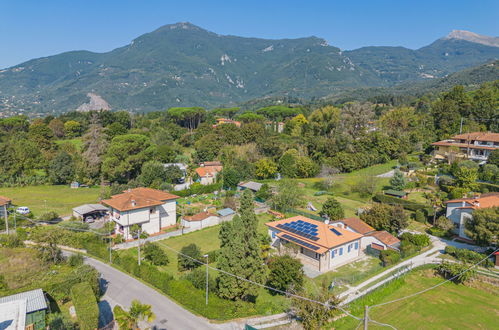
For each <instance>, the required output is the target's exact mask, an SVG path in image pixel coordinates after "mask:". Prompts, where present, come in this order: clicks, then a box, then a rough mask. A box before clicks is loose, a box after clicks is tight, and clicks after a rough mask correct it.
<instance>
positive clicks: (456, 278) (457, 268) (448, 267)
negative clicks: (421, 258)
mask: <svg viewBox="0 0 499 330" xmlns="http://www.w3.org/2000/svg"><path fill="white" fill-rule="evenodd" d="M468 268H469V265H467V264H464V263H457V262H442V263H441V264H440V265H438V266H437V268H436V269H437V271H438V272H439V273H440V274H441V275H442V276H443V277H445V278H453V282H455V283H463V282H466V281H468V280H471V279H472V278H473V277H475V275H476V270H475V269H474V268H471V269H469V270H468V271H465V270H467V269H468Z"/></svg>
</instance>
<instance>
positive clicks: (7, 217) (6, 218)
mask: <svg viewBox="0 0 499 330" xmlns="http://www.w3.org/2000/svg"><path fill="white" fill-rule="evenodd" d="M3 211H4V217H5V227H6V228H5V229H6V230H7V235H9V213H8V212H7V205H4V206H3Z"/></svg>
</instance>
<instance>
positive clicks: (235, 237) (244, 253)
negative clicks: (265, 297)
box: [218, 190, 267, 300]
mask: <svg viewBox="0 0 499 330" xmlns="http://www.w3.org/2000/svg"><path fill="white" fill-rule="evenodd" d="M239 214H240V216H235V217H234V219H233V220H232V225H231V226H228V225H227V226H225V228H224V233H223V236H222V233H221V236H220V238H221V249H220V254H219V255H218V267H219V268H220V269H222V270H223V271H225V272H227V273H230V274H237V275H238V276H240V277H242V278H244V279H246V280H249V281H253V282H256V283H264V282H265V278H266V272H267V270H266V267H265V264H264V262H263V258H262V251H261V247H260V242H259V239H258V235H257V224H258V221H257V219H256V215H255V211H254V203H253V193H252V192H251V191H249V190H245V191H244V192H243V194H242V196H241V207H240V209H239ZM227 273H221V274H220V275H219V277H218V294H219V295H220V297H222V298H225V299H231V300H239V299H240V300H251V299H254V298H255V297H256V296H257V295H258V286H256V285H254V284H251V283H250V282H247V281H242V280H240V279H238V278H236V277H233V276H231V275H228V274H227Z"/></svg>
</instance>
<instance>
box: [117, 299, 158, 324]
mask: <svg viewBox="0 0 499 330" xmlns="http://www.w3.org/2000/svg"><path fill="white" fill-rule="evenodd" d="M113 313H114V319H115V320H116V323H118V327H119V329H122V330H135V329H140V328H139V326H138V323H139V321H144V322H147V323H150V322H152V321H154V319H155V318H156V315H154V313H153V312H152V309H151V305H147V304H142V303H140V301H138V300H133V301H132V306H131V307H130V310H129V311H128V312H127V311H126V310H124V309H123V308H121V306H118V305H116V306H115V307H114V309H113Z"/></svg>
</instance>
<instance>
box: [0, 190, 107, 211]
mask: <svg viewBox="0 0 499 330" xmlns="http://www.w3.org/2000/svg"><path fill="white" fill-rule="evenodd" d="M99 194H100V187H96V188H78V189H71V188H70V187H69V185H61V186H30V187H12V188H0V195H2V196H6V197H9V198H11V199H12V202H13V204H14V205H17V206H27V207H29V208H30V210H31V212H33V213H34V214H35V215H40V214H42V213H44V212H47V211H55V212H57V213H58V214H59V215H61V216H65V215H71V209H72V208H73V207H75V206H78V205H81V204H85V203H97V202H98V199H99Z"/></svg>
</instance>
